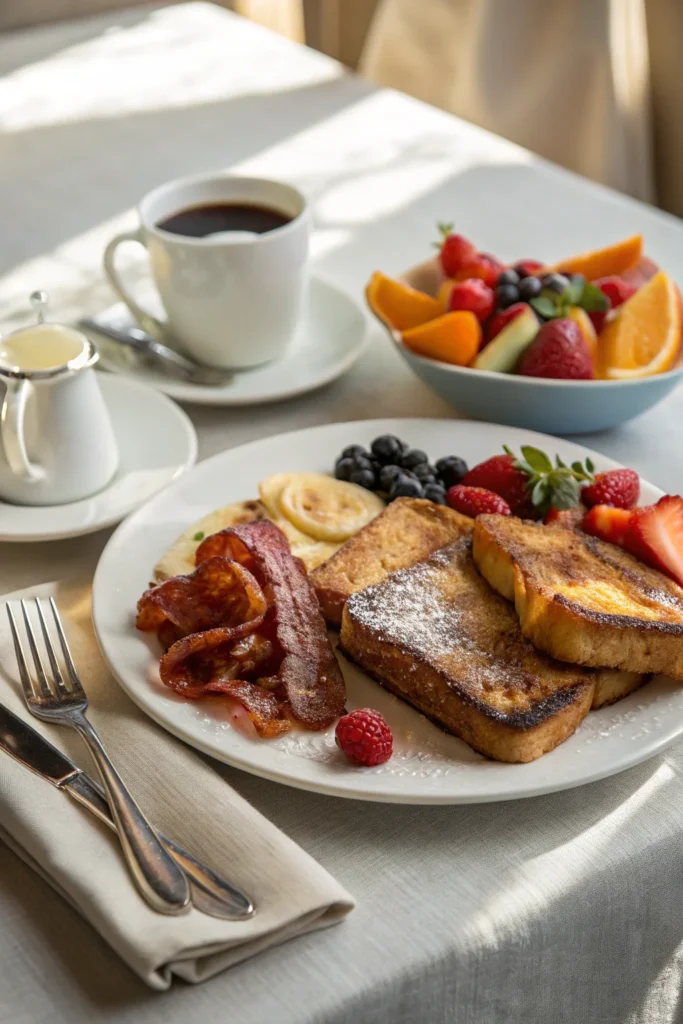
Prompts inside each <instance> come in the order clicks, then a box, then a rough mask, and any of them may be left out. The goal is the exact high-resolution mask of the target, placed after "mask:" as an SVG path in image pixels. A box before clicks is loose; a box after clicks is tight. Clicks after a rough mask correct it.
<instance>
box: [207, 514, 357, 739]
mask: <svg viewBox="0 0 683 1024" xmlns="http://www.w3.org/2000/svg"><path fill="white" fill-rule="evenodd" d="M220 556H224V557H227V558H231V559H234V561H236V562H239V563H240V565H242V566H244V567H245V568H246V569H248V571H249V572H250V573H252V574H253V575H254V576H255V578H256V580H257V581H258V583H259V584H260V586H261V589H262V590H263V592H264V594H265V596H266V600H267V602H268V613H267V616H266V620H265V623H264V627H265V628H266V629H267V627H268V625H269V624H270V623H272V624H273V626H274V634H275V636H274V639H276V640H277V643H278V644H279V646H280V648H281V650H282V653H283V659H282V663H281V665H280V668H279V671H278V673H277V674H278V676H279V678H280V681H281V683H282V686H283V689H284V693H285V695H286V699H287V702H288V703H289V705H290V707H291V710H292V714H293V715H294V717H295V718H296V719H298V721H300V722H301V723H302V724H304V725H306V726H308V728H310V729H324V728H326V727H327V726H328V725H331V724H332V722H334V721H335V719H337V718H339V716H340V715H341V714H343V711H344V702H345V699H346V692H345V686H344V679H343V676H342V674H341V670H340V668H339V665H338V663H337V659H336V658H335V656H334V652H333V650H332V646H331V644H330V641H329V639H328V636H327V631H326V629H325V623H324V621H323V618H322V615H321V614H320V608H319V605H318V600H317V598H316V596H315V593H314V591H313V588H312V586H311V584H310V582H309V579H308V576H307V574H306V570H305V568H304V565H303V563H302V562H301V561H300V559H298V558H295V557H294V556H293V555H292V553H291V551H290V547H289V542H288V541H287V538H286V537H285V535H284V534H283V533H282V531H281V530H279V529H278V528H277V526H275V525H274V523H271V522H269V521H268V520H261V521H259V522H253V523H245V524H243V525H241V526H236V527H233V528H231V529H227V530H221V531H220V533H215V534H212V535H211V536H210V537H207V538H206V540H204V541H202V543H201V544H200V545H199V548H198V549H197V555H196V559H197V565H198V566H200V567H201V565H202V564H206V561H207V560H209V561H210V560H212V559H214V558H216V557H220Z"/></svg>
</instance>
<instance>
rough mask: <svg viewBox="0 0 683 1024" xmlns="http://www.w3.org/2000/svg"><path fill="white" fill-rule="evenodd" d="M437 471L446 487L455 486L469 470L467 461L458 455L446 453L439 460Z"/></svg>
mask: <svg viewBox="0 0 683 1024" xmlns="http://www.w3.org/2000/svg"><path fill="white" fill-rule="evenodd" d="M436 471H437V473H438V474H439V476H440V478H441V480H442V482H443V485H444V487H455V485H456V484H459V483H460V481H461V480H462V478H463V477H464V475H465V473H466V472H467V463H466V462H465V460H464V459H461V458H460V457H459V456H458V455H446V456H444V458H443V459H439V461H438V462H437V464H436Z"/></svg>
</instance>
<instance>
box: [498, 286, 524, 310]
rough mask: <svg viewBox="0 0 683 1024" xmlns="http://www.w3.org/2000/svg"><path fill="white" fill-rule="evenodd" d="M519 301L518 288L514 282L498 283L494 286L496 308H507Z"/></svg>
mask: <svg viewBox="0 0 683 1024" xmlns="http://www.w3.org/2000/svg"><path fill="white" fill-rule="evenodd" d="M515 302H519V289H518V288H517V285H515V284H499V285H498V287H497V288H496V308H497V309H507V307H508V306H512V305H513V303H515Z"/></svg>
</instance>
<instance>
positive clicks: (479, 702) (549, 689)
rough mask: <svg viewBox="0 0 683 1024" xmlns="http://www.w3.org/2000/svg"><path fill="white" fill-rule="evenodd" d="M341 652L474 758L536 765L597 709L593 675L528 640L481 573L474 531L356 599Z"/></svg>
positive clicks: (349, 606) (347, 614) (348, 608)
mask: <svg viewBox="0 0 683 1024" xmlns="http://www.w3.org/2000/svg"><path fill="white" fill-rule="evenodd" d="M340 646H341V649H342V651H343V652H344V654H345V655H346V656H347V657H349V658H350V659H351V660H353V661H354V662H356V663H357V664H358V665H360V667H361V668H362V669H364V670H365V671H366V672H367V673H368V674H369V675H371V676H372V677H374V678H375V679H377V681H378V682H380V683H381V684H382V686H384V687H386V688H387V689H388V690H391V691H392V692H393V693H395V694H397V695H398V696H399V697H402V698H403V699H404V700H405V701H407V702H408V703H409V704H412V705H413V706H414V707H416V708H417V709H418V710H419V711H422V712H423V713H424V714H425V715H427V716H428V717H429V718H431V719H433V720H434V721H435V722H436V723H437V724H439V725H440V726H442V727H443V728H444V729H446V730H447V731H449V732H452V733H454V734H455V735H456V736H459V737H460V738H461V739H463V740H464V741H465V742H466V743H468V744H469V745H470V746H471V747H473V748H474V749H475V750H478V751H479V752H480V753H482V754H485V755H486V756H487V757H491V758H494V759H495V760H498V761H509V762H524V761H533V760H535V759H536V758H537V757H540V756H541V755H542V754H545V753H547V752H548V751H549V750H553V749H554V748H555V747H556V746H558V744H560V743H562V742H563V741H564V740H566V739H567V737H568V736H570V735H571V734H572V733H573V732H574V730H575V729H576V727H577V726H578V725H579V723H580V722H581V721H582V720H583V719H584V718H585V716H586V715H587V713H588V711H589V710H590V707H591V703H592V701H593V695H594V691H595V678H594V673H593V672H591V671H590V670H586V669H583V668H577V667H576V666H572V665H561V664H559V663H558V662H556V661H554V660H553V659H552V658H549V657H548V656H547V655H545V654H542V653H541V652H539V651H537V650H536V649H535V648H534V646H533V645H532V644H531V643H530V642H529V641H528V640H526V639H525V638H524V637H523V636H522V632H521V630H520V627H519V620H518V618H517V615H516V613H515V610H514V608H513V607H512V605H511V604H510V603H509V602H508V601H506V600H504V598H502V597H500V596H499V595H498V594H496V593H495V592H494V591H493V590H492V589H491V587H490V586H489V585H488V583H486V581H485V580H484V579H483V578H482V577H481V576H480V575H479V573H478V572H477V570H476V568H475V565H474V561H473V559H472V541H471V521H470V530H469V531H463V536H461V538H460V539H459V540H457V541H456V542H455V543H454V544H451V545H450V546H448V547H445V548H441V549H440V550H438V551H436V552H435V553H434V554H432V555H431V556H430V557H429V558H427V559H426V560H425V561H422V562H419V563H417V564H416V565H413V566H411V567H410V568H407V569H401V570H399V571H398V572H394V573H392V574H391V575H390V576H388V577H387V578H386V579H385V580H384V581H383V582H382V583H379V584H377V585H376V586H372V587H369V588H367V589H365V590H361V591H359V592H357V593H356V594H353V595H352V596H350V597H349V599H348V600H347V602H346V605H345V607H344V612H343V619H342V628H341V642H340Z"/></svg>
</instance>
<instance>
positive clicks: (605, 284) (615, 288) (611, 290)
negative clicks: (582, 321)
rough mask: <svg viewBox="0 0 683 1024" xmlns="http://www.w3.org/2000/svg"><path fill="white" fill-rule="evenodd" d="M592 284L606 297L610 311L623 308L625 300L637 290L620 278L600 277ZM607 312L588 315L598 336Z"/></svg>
mask: <svg viewBox="0 0 683 1024" xmlns="http://www.w3.org/2000/svg"><path fill="white" fill-rule="evenodd" d="M594 284H596V285H597V287H598V288H599V289H600V291H601V292H602V293H603V295H606V296H607V298H608V299H609V303H610V309H618V308H619V306H623V304H624V303H625V302H626V300H627V299H630V298H631V296H632V295H634V294H635V293H636V292H637V291H638V289H637V288H636V286H635V285H632V284H629V282H628V281H624V279H623V278H621V277H615V276H612V277H601V278H600V279H599V280H598V281H595V282H594ZM608 313H609V310H605V311H604V312H598V313H589V314H588V315H589V317H590V318H591V321H592V323H593V327H594V328H595V330H596V331H597V333H598V334H599V333H600V331H601V330H602V329H603V327H604V326H605V319H606V317H607V314H608Z"/></svg>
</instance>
